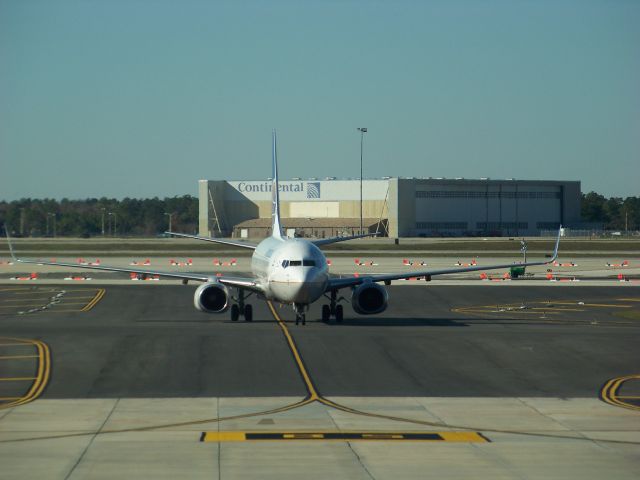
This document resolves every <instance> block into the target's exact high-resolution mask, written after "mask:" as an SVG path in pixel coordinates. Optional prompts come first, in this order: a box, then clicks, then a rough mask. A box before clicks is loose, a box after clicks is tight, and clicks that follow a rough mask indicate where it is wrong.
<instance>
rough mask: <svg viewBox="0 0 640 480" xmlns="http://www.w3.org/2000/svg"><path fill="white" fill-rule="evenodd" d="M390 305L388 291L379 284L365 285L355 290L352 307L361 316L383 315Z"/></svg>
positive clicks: (352, 296)
mask: <svg viewBox="0 0 640 480" xmlns="http://www.w3.org/2000/svg"><path fill="white" fill-rule="evenodd" d="M388 305H389V294H388V293H387V290H386V289H385V288H384V287H383V286H381V285H378V284H377V283H364V284H362V285H360V286H358V287H356V288H355V289H354V290H353V294H352V295H351V306H352V307H353V309H354V310H355V311H356V313H359V314H360V315H374V314H376V313H382V312H384V311H385V310H386V309H387V306H388Z"/></svg>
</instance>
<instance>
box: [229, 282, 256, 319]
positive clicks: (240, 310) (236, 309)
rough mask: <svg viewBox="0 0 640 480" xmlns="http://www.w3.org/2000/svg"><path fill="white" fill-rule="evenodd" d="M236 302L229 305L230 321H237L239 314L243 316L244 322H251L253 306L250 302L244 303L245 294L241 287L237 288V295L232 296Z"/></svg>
mask: <svg viewBox="0 0 640 480" xmlns="http://www.w3.org/2000/svg"><path fill="white" fill-rule="evenodd" d="M251 295H252V294H251V293H250V294H249V295H247V297H250V296H251ZM233 300H235V301H236V302H237V303H234V304H233V305H231V321H232V322H237V321H238V318H240V316H243V317H244V321H245V322H251V321H252V320H253V307H252V306H251V304H245V303H244V301H245V295H244V290H242V289H241V288H239V289H238V297H237V298H234V299H233Z"/></svg>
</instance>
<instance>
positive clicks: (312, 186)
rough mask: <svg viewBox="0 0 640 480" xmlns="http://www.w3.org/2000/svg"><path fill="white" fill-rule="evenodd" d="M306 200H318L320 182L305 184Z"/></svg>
mask: <svg viewBox="0 0 640 480" xmlns="http://www.w3.org/2000/svg"><path fill="white" fill-rule="evenodd" d="M307 198H320V182H312V183H311V182H310V183H307Z"/></svg>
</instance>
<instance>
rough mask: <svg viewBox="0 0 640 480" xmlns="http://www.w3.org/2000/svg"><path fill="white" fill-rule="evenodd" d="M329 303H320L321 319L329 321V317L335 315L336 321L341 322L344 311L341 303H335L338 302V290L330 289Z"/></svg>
mask: <svg viewBox="0 0 640 480" xmlns="http://www.w3.org/2000/svg"><path fill="white" fill-rule="evenodd" d="M329 300H330V303H329V305H322V321H323V322H325V323H326V322H329V321H331V317H332V316H333V317H335V319H336V322H338V323H341V322H342V319H343V317H344V311H343V309H342V305H337V303H338V291H337V290H332V291H331V297H330V299H329Z"/></svg>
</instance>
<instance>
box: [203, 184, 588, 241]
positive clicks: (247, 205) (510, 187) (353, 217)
mask: <svg viewBox="0 0 640 480" xmlns="http://www.w3.org/2000/svg"><path fill="white" fill-rule="evenodd" d="M198 192H199V193H198V195H199V230H200V235H207V236H209V235H211V236H233V237H237V238H260V237H264V236H266V235H269V234H270V233H271V232H270V218H271V182H270V181H269V180H264V181H253V180H235V181H227V180H200V181H199V185H198ZM580 197H581V192H580V182H579V181H549V180H514V179H506V180H494V179H488V178H482V179H477V180H476V179H463V178H456V179H445V178H382V179H366V180H364V181H363V184H362V216H363V222H362V223H363V230H364V231H365V232H379V233H380V234H382V235H384V236H389V237H394V238H397V237H417V236H476V235H495V236H511V235H520V236H524V235H526V236H537V235H540V234H541V232H543V231H547V230H553V229H556V228H557V227H558V225H560V224H563V225H571V224H575V223H579V222H580ZM280 202H281V210H282V212H281V214H282V217H283V224H284V228H285V229H286V230H287V234H288V235H290V236H293V235H294V234H295V235H297V236H304V237H319V238H323V237H330V236H335V235H350V234H355V233H358V232H359V231H360V208H361V207H360V180H359V179H355V180H354V179H335V178H327V179H324V180H318V179H316V178H310V179H304V180H303V179H299V178H294V179H292V180H283V181H280Z"/></svg>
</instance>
